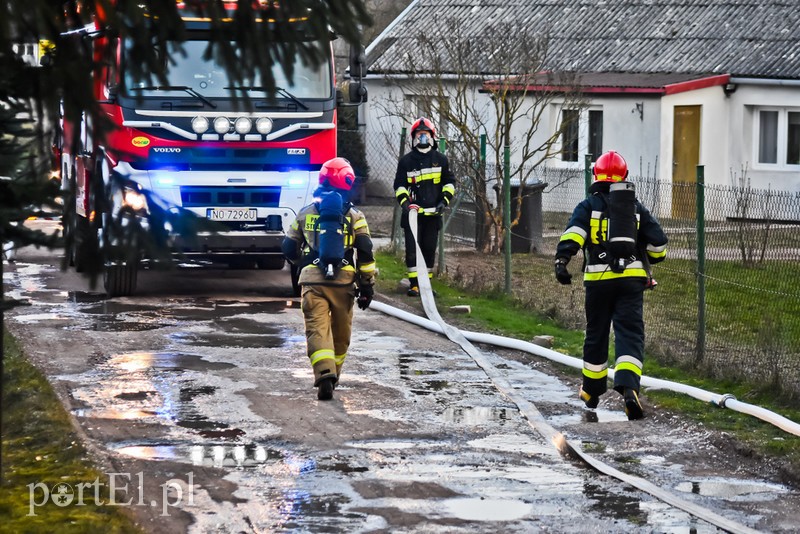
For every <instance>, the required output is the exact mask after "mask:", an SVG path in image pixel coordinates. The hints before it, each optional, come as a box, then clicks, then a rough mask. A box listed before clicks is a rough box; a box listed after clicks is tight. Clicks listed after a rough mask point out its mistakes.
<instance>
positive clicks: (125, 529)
mask: <svg viewBox="0 0 800 534" xmlns="http://www.w3.org/2000/svg"><path fill="white" fill-rule="evenodd" d="M3 349H4V358H3V363H4V373H3V377H2V379H3V399H2V400H3V402H2V408H3V414H2V415H3V426H2V455H3V457H2V460H3V462H2V480H1V482H2V483H0V531H3V532H26V533H39V532H41V533H50V532H56V531H57V532H59V533H72V532H75V533H83V532H107V533H139V532H142V531H141V530H140V529H138V528H137V527H136V526H135V524H134V523H133V522H132V521H131V520H130V519H129V518H128V517H127V516H125V515H124V513H123V512H122V510H121V509H120V508H119V507H112V506H103V505H102V504H101V503H100V502H101V501H104V500H105V501H107V500H108V497H107V496H106V495H103V492H102V490H101V491H100V494H99V495H98V497H99V499H98V501H100V502H96V501H95V495H94V489H93V488H91V487H90V488H88V489H87V490H86V491H84V492H83V494H82V495H83V499H82V504H79V503H78V499H77V496H78V491H77V485H78V484H80V483H84V484H86V483H88V484H91V483H93V482H94V481H95V480H99V481H100V483H102V484H104V486H99V487H101V488H108V480H107V477H106V476H105V475H104V474H103V473H101V472H99V471H98V470H97V469H96V468H95V467H93V465H92V462H91V461H90V460H89V458H88V454H87V452H86V450H85V449H84V448H83V447H82V446H81V444H80V442H79V440H78V437H77V435H76V434H75V432H74V431H73V428H72V425H71V424H70V421H69V416H68V415H67V413H66V412H65V410H64V408H63V406H62V405H61V402H60V401H59V399H58V397H57V396H56V394H55V393H54V392H53V390H52V388H51V387H50V384H49V383H48V382H47V379H46V378H45V377H44V376H43V375H42V374H41V373H40V372H39V371H38V370H37V369H36V368H35V367H33V366H32V365H31V364H30V363H29V362H28V361H27V360H26V359H25V356H24V354H23V353H22V352H21V350H20V348H19V346H18V345H17V344H16V342H15V340H14V339H13V337H12V336H11V335H10V334H7V333H5V332H3ZM62 484H66V485H68V486H61V487H62V488H64V489H65V490H66V491H65V492H64V493H63V495H64V496H65V497H64V498H62V502H66V500H67V499H68V498H69V496H70V495H71V496H72V501H71V502H70V503H69V504H66V505H58V504H56V498H55V494H57V493H58V492H57V488H59V485H62ZM45 487H46V488H47V497H46V496H45ZM31 491H33V502H34V503H42V505H41V506H37V507H33V508H32V507H31V502H32V499H31Z"/></svg>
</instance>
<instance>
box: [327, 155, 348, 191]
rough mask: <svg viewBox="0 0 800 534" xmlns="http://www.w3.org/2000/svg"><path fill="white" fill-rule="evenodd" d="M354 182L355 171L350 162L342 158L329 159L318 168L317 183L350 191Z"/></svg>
mask: <svg viewBox="0 0 800 534" xmlns="http://www.w3.org/2000/svg"><path fill="white" fill-rule="evenodd" d="M354 183H356V173H355V171H353V167H351V166H350V162H349V161H347V160H346V159H344V158H333V159H329V160H328V161H326V162H325V163H323V164H322V168H321V169H320V170H319V185H327V186H328V187H332V188H334V189H339V190H342V191H350V188H352V187H353V184H354Z"/></svg>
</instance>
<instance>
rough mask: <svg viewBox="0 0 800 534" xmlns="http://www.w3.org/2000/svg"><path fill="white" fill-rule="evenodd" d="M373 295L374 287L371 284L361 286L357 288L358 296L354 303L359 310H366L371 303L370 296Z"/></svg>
mask: <svg viewBox="0 0 800 534" xmlns="http://www.w3.org/2000/svg"><path fill="white" fill-rule="evenodd" d="M373 296H375V288H373V287H372V286H361V287H359V288H358V298H357V299H356V304H358V308H359V309H361V310H366V309H367V308H369V305H370V304H371V303H372V297H373Z"/></svg>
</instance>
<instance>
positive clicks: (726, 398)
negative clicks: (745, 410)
mask: <svg viewBox="0 0 800 534" xmlns="http://www.w3.org/2000/svg"><path fill="white" fill-rule="evenodd" d="M730 400H736V396H734V395H733V394H732V393H725V394H724V395H723V396H721V397H720V398H719V402H717V406H719V407H720V408H725V407H726V406H725V403H727V402H728V401H730Z"/></svg>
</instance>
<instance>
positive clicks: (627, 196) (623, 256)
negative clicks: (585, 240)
mask: <svg viewBox="0 0 800 534" xmlns="http://www.w3.org/2000/svg"><path fill="white" fill-rule="evenodd" d="M606 204H607V206H608V207H607V210H608V211H607V216H608V223H607V225H608V226H607V229H606V241H605V243H604V245H605V249H606V253H607V258H606V260H607V261H608V264H609V266H610V267H611V270H612V271H614V272H617V273H621V272H622V271H624V270H625V267H626V266H627V265H628V264H629V263H631V262H632V261H634V260H635V259H636V246H637V243H636V238H637V234H638V224H637V221H636V187H635V186H634V185H633V184H632V183H631V182H616V183H613V184H611V187H610V188H609V194H608V197H607V198H606Z"/></svg>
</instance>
